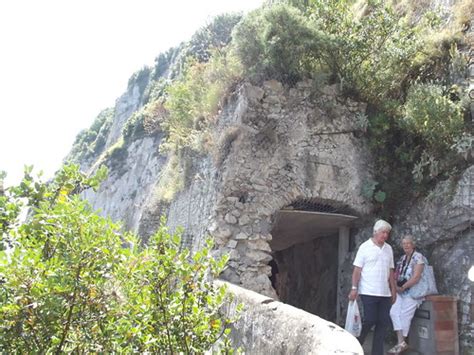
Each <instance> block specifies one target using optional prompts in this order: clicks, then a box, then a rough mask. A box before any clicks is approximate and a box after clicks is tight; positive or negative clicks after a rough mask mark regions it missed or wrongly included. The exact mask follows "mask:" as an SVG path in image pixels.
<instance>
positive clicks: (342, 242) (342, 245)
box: [336, 226, 350, 324]
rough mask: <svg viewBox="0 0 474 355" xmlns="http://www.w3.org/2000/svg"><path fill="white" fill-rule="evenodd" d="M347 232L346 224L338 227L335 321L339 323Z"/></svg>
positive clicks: (347, 240) (347, 241)
mask: <svg viewBox="0 0 474 355" xmlns="http://www.w3.org/2000/svg"><path fill="white" fill-rule="evenodd" d="M349 234H350V229H349V227H347V226H341V227H339V244H338V255H337V259H338V261H337V301H336V302H337V303H336V322H337V323H338V324H341V287H342V285H341V272H342V264H343V263H344V259H345V258H346V255H347V253H348V252H349Z"/></svg>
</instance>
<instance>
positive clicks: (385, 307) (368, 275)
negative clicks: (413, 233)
mask: <svg viewBox="0 0 474 355" xmlns="http://www.w3.org/2000/svg"><path fill="white" fill-rule="evenodd" d="M391 230H392V226H391V225H390V224H389V223H388V222H386V221H384V220H378V221H377V222H376V223H375V225H374V231H373V235H372V238H370V239H369V240H367V241H365V242H364V243H362V244H361V246H360V247H359V250H358V251H357V255H356V257H355V260H354V263H353V265H354V271H353V273H352V288H351V292H350V293H349V299H350V300H355V299H356V298H357V296H358V295H360V298H361V300H362V304H363V305H364V319H363V322H362V331H361V334H360V337H359V342H360V343H361V344H363V343H364V340H365V337H366V336H367V334H368V333H369V331H370V329H371V328H372V327H373V326H374V325H375V331H374V337H373V341H372V355H382V354H383V353H384V351H383V342H384V338H385V333H386V330H387V328H388V326H389V324H390V307H391V306H392V304H393V303H394V302H395V300H396V297H397V292H396V285H395V278H394V276H393V269H394V263H393V251H392V247H391V246H390V245H388V244H387V243H385V241H386V240H387V239H388V236H389V234H390V231H391Z"/></svg>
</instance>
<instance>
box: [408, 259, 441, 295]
mask: <svg viewBox="0 0 474 355" xmlns="http://www.w3.org/2000/svg"><path fill="white" fill-rule="evenodd" d="M423 260H424V262H425V264H424V267H423V272H422V273H421V278H420V280H419V281H418V282H417V283H416V284H414V285H413V286H412V287H410V289H409V290H408V294H409V295H410V296H411V297H412V298H422V297H425V296H428V295H435V294H437V293H438V289H437V288H436V281H435V277H434V272H433V267H432V266H431V265H428V260H427V259H426V258H425V257H424V256H423Z"/></svg>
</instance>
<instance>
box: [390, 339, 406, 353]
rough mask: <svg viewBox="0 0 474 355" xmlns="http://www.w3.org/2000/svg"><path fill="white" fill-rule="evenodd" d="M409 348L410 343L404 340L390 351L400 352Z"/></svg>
mask: <svg viewBox="0 0 474 355" xmlns="http://www.w3.org/2000/svg"><path fill="white" fill-rule="evenodd" d="M406 349H408V344H407V343H406V342H405V341H402V342H401V343H400V344H397V345H395V346H394V347H393V348H391V349H390V350H389V351H388V353H389V354H400V353H401V352H402V351H405V350H406Z"/></svg>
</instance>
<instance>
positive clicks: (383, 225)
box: [374, 219, 392, 233]
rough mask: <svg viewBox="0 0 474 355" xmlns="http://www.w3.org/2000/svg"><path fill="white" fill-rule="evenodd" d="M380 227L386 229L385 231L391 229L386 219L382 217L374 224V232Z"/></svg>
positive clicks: (379, 229)
mask: <svg viewBox="0 0 474 355" xmlns="http://www.w3.org/2000/svg"><path fill="white" fill-rule="evenodd" d="M382 229H384V230H387V231H389V232H390V231H391V230H392V226H391V225H390V223H388V222H387V221H384V220H383V219H379V220H378V221H377V222H375V224H374V233H377V232H379V231H381V230H382Z"/></svg>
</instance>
